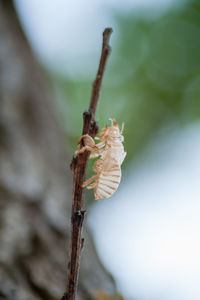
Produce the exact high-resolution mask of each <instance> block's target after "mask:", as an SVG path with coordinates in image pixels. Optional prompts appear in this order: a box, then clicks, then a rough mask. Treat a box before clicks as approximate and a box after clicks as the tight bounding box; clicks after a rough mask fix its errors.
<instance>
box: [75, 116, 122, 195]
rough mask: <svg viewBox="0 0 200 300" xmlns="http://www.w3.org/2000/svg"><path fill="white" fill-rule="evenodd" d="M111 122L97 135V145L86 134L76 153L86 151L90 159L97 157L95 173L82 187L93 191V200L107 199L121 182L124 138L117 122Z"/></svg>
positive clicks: (112, 120) (82, 137)
mask: <svg viewBox="0 0 200 300" xmlns="http://www.w3.org/2000/svg"><path fill="white" fill-rule="evenodd" d="M110 120H111V126H107V125H106V127H104V128H103V129H102V131H101V133H100V135H99V138H95V139H98V140H99V143H97V144H95V142H94V140H93V138H92V137H91V136H89V135H88V134H86V135H83V136H81V138H80V139H79V144H80V142H81V140H82V139H84V145H85V146H84V147H82V148H81V149H80V150H78V151H76V154H80V153H83V152H84V151H86V150H88V151H91V152H92V153H91V154H90V158H95V157H98V156H100V157H99V159H98V160H97V161H96V162H95V164H94V167H93V169H94V171H95V172H96V173H97V174H96V175H94V176H92V177H91V178H89V179H88V180H86V181H85V182H84V183H83V187H87V189H94V196H95V200H98V199H105V198H109V197H110V196H111V195H113V193H114V192H115V191H116V190H117V188H118V186H119V183H120V180H121V164H122V162H123V160H124V158H125V156H126V152H124V146H123V144H122V142H123V141H124V137H123V135H122V132H123V127H124V126H123V125H122V129H121V130H120V128H119V126H118V124H117V122H116V121H115V120H114V119H110Z"/></svg>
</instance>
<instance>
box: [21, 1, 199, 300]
mask: <svg viewBox="0 0 200 300" xmlns="http://www.w3.org/2000/svg"><path fill="white" fill-rule="evenodd" d="M180 1H181V0H135V1H134V0H123V1H122V0H96V1H94V0H93V1H92V0H84V1H81V0H79V1H66V0H58V1H49V0H29V1H27V0H15V2H16V5H17V8H18V11H19V13H20V15H21V18H22V21H23V23H24V26H25V28H26V32H27V34H28V36H29V39H30V41H31V44H32V46H33V48H34V50H35V52H36V53H37V54H38V55H39V57H40V59H41V61H42V62H43V63H44V64H46V65H48V67H49V66H50V67H51V68H55V69H56V70H59V71H60V70H61V71H63V72H67V74H68V75H70V76H72V77H73V76H77V74H85V75H87V74H90V73H91V72H96V65H97V57H98V58H99V54H100V49H101V38H100V36H101V34H102V31H103V29H104V28H105V27H106V26H112V27H113V29H114V34H113V35H112V39H111V43H112V44H114V43H116V42H117V30H118V28H117V23H116V22H115V19H114V12H116V13H118V14H119V13H124V14H126V13H128V12H129V11H131V10H132V11H138V10H146V11H148V12H149V11H152V12H153V11H154V10H155V9H156V10H159V11H160V12H162V11H164V10H165V9H166V8H169V7H170V6H171V5H174V4H175V3H178V2H180ZM113 48H114V47H113ZM173 130H174V129H173ZM199 132H200V124H199V123H198V124H194V125H192V126H190V127H188V128H185V129H184V130H183V131H181V130H178V129H177V132H174V133H173V134H172V133H170V129H169V130H168V133H167V134H166V133H165V135H164V136H165V138H163V136H162V135H161V137H160V138H159V139H158V140H156V141H155V143H154V145H153V146H151V147H150V148H149V149H148V150H147V152H146V156H145V157H149V160H148V161H147V159H146V158H145V162H142V159H141V161H140V162H138V163H137V165H135V162H133V165H132V168H130V170H129V171H130V172H129V174H127V175H126V176H124V177H123V180H122V184H121V185H120V188H119V191H118V192H117V193H116V195H115V196H114V197H112V198H111V199H109V200H105V201H104V200H102V201H98V202H97V203H95V206H94V208H93V209H92V211H91V212H90V217H89V224H90V227H91V228H92V231H93V232H94V237H95V240H96V244H97V245H98V249H99V254H100V256H101V258H102V260H103V261H104V263H105V265H106V266H107V267H108V268H109V269H110V270H111V271H112V273H113V274H114V275H115V276H116V279H117V282H118V284H119V287H120V289H121V291H122V292H123V294H124V295H125V296H126V297H127V298H126V299H127V300H128V299H129V300H133V299H136V300H199V299H200V283H199V278H200V255H199V253H200V235H199V232H200V218H199V216H200V204H199V203H200V201H199V198H200V189H199V178H200V155H199V153H200V138H199ZM148 151H149V152H148ZM147 153H148V155H147ZM166 158H167V159H166ZM102 216H103V217H102Z"/></svg>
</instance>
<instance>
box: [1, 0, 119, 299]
mask: <svg viewBox="0 0 200 300" xmlns="http://www.w3.org/2000/svg"><path fill="white" fill-rule="evenodd" d="M58 124H59V123H58V121H57V116H56V114H55V108H54V104H53V99H52V93H51V90H50V87H49V82H48V81H47V80H46V79H45V74H44V71H43V70H42V68H41V67H40V66H39V65H38V63H37V61H36V59H35V58H34V56H33V54H32V52H31V49H30V47H29V44H28V42H27V40H26V38H25V36H24V34H23V31H22V30H21V27H20V24H19V22H18V19H17V16H16V13H15V10H14V7H13V4H12V1H9V0H4V1H2V0H1V1H0V299H10V300H11V299H13V300H36V299H47V300H48V299H49V300H51V299H60V298H61V296H62V294H63V291H64V290H65V285H66V274H67V270H66V266H67V263H66V262H67V259H68V246H69V245H68V241H69V234H70V216H71V194H72V187H71V186H72V179H71V178H72V176H71V174H70V170H69V167H68V166H67V162H66V153H65V148H66V145H65V138H64V136H63V134H62V131H61V130H60V128H59V125H58ZM69 160H70V158H68V161H69ZM97 289H103V290H105V291H107V292H108V293H113V292H114V289H115V286H114V283H113V280H112V278H111V277H110V276H109V274H108V273H107V272H106V271H105V269H104V268H103V266H102V265H101V263H100V261H99V260H98V257H97V255H96V252H95V248H94V246H93V243H92V239H91V237H90V235H89V233H88V232H85V246H84V251H83V255H82V261H81V267H80V280H79V288H78V299H93V296H92V295H93V293H94V292H95V290H97Z"/></svg>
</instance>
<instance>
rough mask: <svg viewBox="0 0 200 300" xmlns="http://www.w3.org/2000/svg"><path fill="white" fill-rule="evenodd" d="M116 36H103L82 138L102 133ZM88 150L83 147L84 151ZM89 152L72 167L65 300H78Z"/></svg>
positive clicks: (107, 34) (84, 117) (75, 160)
mask: <svg viewBox="0 0 200 300" xmlns="http://www.w3.org/2000/svg"><path fill="white" fill-rule="evenodd" d="M111 33H112V29H111V28H106V29H105V30H104V32H103V45H102V52H101V59H100V63H99V68H98V72H97V75H96V79H95V81H94V83H93V88H92V95H91V100H90V106H89V109H88V111H86V112H84V114H83V130H82V134H89V135H90V136H92V137H93V138H94V137H95V135H96V134H97V132H98V126H97V123H96V121H95V120H94V117H95V112H96V109H97V103H98V99H99V93H100V89H101V83H102V79H103V74H104V70H105V65H106V61H107V58H108V55H109V53H110V47H109V44H108V43H109V38H110V35H111ZM82 146H84V145H83V144H81V147H82ZM89 154H90V153H89V152H88V151H85V152H84V153H82V154H80V155H78V157H74V158H73V160H72V163H71V169H72V171H73V173H74V185H73V205H72V217H71V241H70V253H69V256H70V257H69V265H68V270H67V290H66V294H65V295H64V296H63V297H62V300H75V298H76V290H77V282H78V272H79V263H80V255H81V250H82V248H83V242H84V239H83V238H82V226H83V220H84V215H85V210H84V206H83V188H82V184H83V182H84V180H85V174H86V169H87V163H88V158H89Z"/></svg>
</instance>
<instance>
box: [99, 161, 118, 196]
mask: <svg viewBox="0 0 200 300" xmlns="http://www.w3.org/2000/svg"><path fill="white" fill-rule="evenodd" d="M102 169H103V170H101V172H100V174H99V178H98V180H97V185H96V187H95V191H94V195H95V200H98V199H106V198H109V197H110V196H112V194H114V192H115V191H116V190H117V188H118V186H119V183H120V180H121V169H120V166H119V165H118V164H116V163H115V162H114V164H113V165H112V166H109V167H108V166H107V168H105V169H104V168H102Z"/></svg>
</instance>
